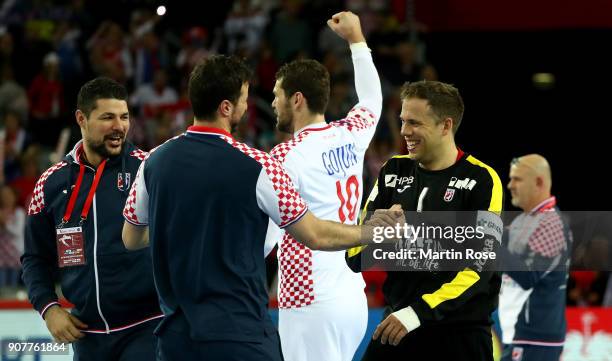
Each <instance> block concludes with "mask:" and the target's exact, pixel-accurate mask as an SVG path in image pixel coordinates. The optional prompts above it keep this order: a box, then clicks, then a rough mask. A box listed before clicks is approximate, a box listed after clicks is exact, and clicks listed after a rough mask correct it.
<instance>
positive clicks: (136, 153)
mask: <svg viewBox="0 0 612 361" xmlns="http://www.w3.org/2000/svg"><path fill="white" fill-rule="evenodd" d="M184 135H185V134H184V133H183V134H179V135H177V136H174V137H172V138H170V139H168V140H166V141H165V142H163V143H162V144H160V145H158V146H157V147H155V148H153V149H151V151H150V152H145V151H143V150H140V149H135V150H133V151H132V152H131V153H130V155H131V156H133V157H136V158H138V159H140V160H141V161H146V160H147V159H148V158H149V156H150V155H151V154H153V153H154V152H155V151H156V150H157V149H159V148H160V147H161V146H163V145H164V144H166V143H168V142H170V141H172V140H175V139H177V138H180V137H182V136H184ZM143 169H144V165H143V164H141V165H140V167H139V168H138V173H137V174H136V177H134V182H133V183H132V188H130V195H129V196H128V199H127V200H126V202H125V206H124V207H123V216H124V217H125V219H127V220H128V221H129V222H132V223H134V224H142V225H144V223H142V222H141V221H140V220H139V219H138V216H137V215H136V193H137V189H138V184H139V183H138V182H139V181H140V179H142V176H141V174H140V172H142V170H143Z"/></svg>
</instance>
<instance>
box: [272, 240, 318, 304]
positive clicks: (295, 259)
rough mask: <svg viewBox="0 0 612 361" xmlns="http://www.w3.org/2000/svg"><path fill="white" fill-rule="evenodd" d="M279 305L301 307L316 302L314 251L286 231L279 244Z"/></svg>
mask: <svg viewBox="0 0 612 361" xmlns="http://www.w3.org/2000/svg"><path fill="white" fill-rule="evenodd" d="M278 267H279V273H278V274H279V280H278V282H279V293H278V307H280V308H299V307H303V306H308V305H310V304H311V303H313V302H314V299H315V294H314V280H313V278H312V251H311V250H310V249H309V248H307V247H306V246H304V245H303V244H301V243H299V242H298V241H296V240H295V239H294V238H293V237H291V236H290V235H289V234H288V233H285V235H284V236H283V240H282V241H281V243H280V244H279V250H278Z"/></svg>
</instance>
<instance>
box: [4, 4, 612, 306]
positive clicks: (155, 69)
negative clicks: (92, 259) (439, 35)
mask: <svg viewBox="0 0 612 361" xmlns="http://www.w3.org/2000/svg"><path fill="white" fill-rule="evenodd" d="M331 3H332V4H333V5H330V2H326V1H310V2H306V1H300V0H279V1H262V0H238V1H234V2H233V4H232V7H231V9H229V11H228V14H227V15H226V17H225V18H224V19H220V20H219V21H217V22H218V24H219V25H216V26H203V25H199V24H188V23H185V24H183V26H175V25H173V26H168V24H164V16H163V11H158V8H157V7H155V6H149V5H147V6H144V5H143V6H142V7H141V8H138V7H136V8H131V9H130V11H129V14H128V16H122V17H118V18H121V19H125V21H121V20H112V19H110V18H101V17H100V14H98V13H97V12H96V11H92V9H90V8H88V6H87V3H86V2H85V1H84V0H65V1H50V0H31V1H17V0H5V2H4V3H3V5H0V127H1V128H2V129H3V130H2V132H0V144H1V146H0V160H1V161H2V164H1V166H2V169H3V172H2V173H1V174H0V297H2V296H4V297H15V292H16V290H17V291H18V290H20V289H21V281H20V279H19V277H20V275H19V273H20V271H19V269H20V262H19V256H20V254H21V253H22V251H23V237H24V224H25V219H26V210H27V207H28V203H29V198H30V196H31V194H32V191H33V189H34V185H35V183H36V181H37V179H38V177H39V176H40V174H41V172H42V171H44V170H45V169H46V168H47V167H49V166H50V165H51V164H52V163H54V162H56V161H59V159H61V157H62V156H63V154H65V153H66V152H67V151H69V149H67V148H70V147H72V145H73V144H74V143H75V142H76V141H77V140H78V139H79V138H80V136H81V134H80V131H79V128H78V126H77V125H76V123H75V118H74V111H75V104H76V95H77V93H78V90H79V88H80V86H81V85H82V84H83V83H84V82H85V81H87V80H90V79H92V78H93V77H96V76H107V77H110V78H113V79H115V80H117V81H119V82H121V83H123V84H125V85H126V87H127V88H128V91H129V94H130V97H129V105H130V118H131V130H130V135H129V138H130V139H131V141H132V142H133V143H135V144H136V145H137V146H139V147H141V148H142V149H144V150H150V149H151V148H153V147H155V146H157V145H159V144H160V143H162V142H164V141H165V140H167V139H169V138H171V137H173V136H175V135H177V134H180V133H182V132H184V131H185V129H186V128H187V127H188V126H189V125H190V124H191V122H192V113H191V110H190V105H189V101H188V97H187V80H188V75H189V73H190V71H191V69H192V68H193V66H194V65H195V64H196V63H197V62H198V61H200V60H201V59H202V58H205V57H207V56H210V55H212V54H218V53H223V54H236V55H238V56H240V57H243V58H245V59H246V60H247V61H248V63H249V64H250V65H251V67H252V69H253V71H254V77H253V79H252V82H251V89H250V97H249V109H248V112H247V114H246V116H245V119H244V120H243V122H242V123H241V124H240V126H239V128H238V130H237V133H236V134H235V136H236V138H237V139H239V140H241V141H243V142H246V143H248V144H249V145H251V146H254V147H256V148H259V149H262V150H264V151H269V150H270V149H271V148H272V147H273V146H274V145H276V144H278V143H279V142H281V141H283V140H285V139H286V137H287V135H284V134H281V133H279V132H278V131H276V130H275V123H276V120H275V115H274V112H273V110H272V107H271V102H272V99H273V94H272V89H273V87H274V82H275V73H276V71H277V69H278V68H279V66H280V65H282V64H284V63H285V62H288V61H291V60H294V59H298V58H315V59H317V60H319V61H321V62H322V63H323V64H324V65H325V66H326V67H327V69H328V70H329V72H330V75H331V97H330V102H329V106H328V110H327V113H326V119H327V120H328V121H332V120H337V119H341V118H343V117H344V116H345V115H346V113H347V112H348V111H349V110H350V108H351V107H352V106H353V105H354V104H355V103H356V102H357V97H356V94H355V92H354V85H353V69H352V63H351V58H350V50H349V48H348V46H347V44H346V42H345V41H344V40H342V39H340V38H339V37H338V36H337V35H336V34H334V33H333V32H332V31H331V30H330V29H329V28H328V27H327V26H326V20H327V19H328V18H329V17H330V16H331V15H332V14H333V13H334V12H336V11H338V10H341V9H348V10H352V11H354V12H355V13H357V14H359V15H360V18H361V22H362V26H363V28H364V30H365V35H366V38H367V41H368V45H369V47H370V48H371V49H372V52H373V57H374V61H375V63H376V66H377V68H378V70H379V73H380V76H381V80H382V84H383V93H384V106H383V115H382V118H381V123H380V124H379V126H378V129H377V132H376V136H375V138H374V140H373V142H372V143H371V145H370V147H369V150H368V153H367V155H366V164H365V169H364V177H365V180H364V189H365V190H366V191H369V189H371V187H372V185H373V183H374V180H375V178H376V176H377V174H378V170H379V169H380V167H381V166H382V164H383V163H384V162H385V161H386V160H387V159H388V158H389V157H390V156H391V155H393V154H397V153H403V152H404V151H405V144H404V142H403V140H402V139H401V138H400V134H399V127H400V122H399V113H400V109H401V101H400V99H399V88H400V86H401V85H402V84H403V83H404V82H405V81H416V80H422V79H427V80H437V79H438V74H437V71H436V64H430V63H429V62H428V61H427V56H426V55H427V49H428V47H431V46H435V44H429V43H428V40H427V39H428V37H427V29H426V27H425V26H423V25H421V24H418V23H416V22H414V21H411V20H410V11H409V9H407V8H406V7H405V6H402V5H403V3H404V2H401V1H393V0H370V1H368V0H346V1H332V2H331ZM171 10H172V9H171V8H170V9H168V11H171ZM117 11H122V9H121V8H120V7H119V8H118V9H117ZM124 15H125V14H124ZM113 18H114V17H113ZM440 80H442V81H448V80H445V79H440ZM68 131H69V133H68ZM61 134H63V137H68V139H69V141H67V142H66V141H64V142H61V141H60V139H61V138H62V137H61V136H60V135H61ZM66 144H67V147H66ZM498 171H499V170H498ZM500 174H502V172H500ZM271 269H273V268H271ZM364 277H366V278H367V281H368V288H367V290H368V295H369V298H370V305H371V306H380V305H382V302H383V301H382V293H381V291H380V286H381V285H382V282H383V280H384V277H385V275H384V274H383V273H378V272H369V273H364ZM607 278H608V275H607V273H606V272H590V271H584V272H580V273H573V277H572V281H571V282H570V286H569V291H568V302H569V303H570V304H576V305H601V304H602V303H603V299H604V293H605V289H606V283H607ZM611 298H612V297H611ZM611 302H612V300H611Z"/></svg>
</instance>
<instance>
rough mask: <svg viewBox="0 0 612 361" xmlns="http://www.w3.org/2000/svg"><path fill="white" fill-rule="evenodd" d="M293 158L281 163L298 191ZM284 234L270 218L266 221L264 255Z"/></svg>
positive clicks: (298, 184)
mask: <svg viewBox="0 0 612 361" xmlns="http://www.w3.org/2000/svg"><path fill="white" fill-rule="evenodd" d="M294 163H296V162H295V160H294V158H287V159H285V162H284V164H283V168H284V170H285V172H286V173H287V175H288V176H289V178H290V179H291V181H292V182H293V186H294V188H295V190H296V191H297V192H298V193H299V192H300V178H299V177H298V175H297V173H296V171H295V170H296V169H299V168H296V166H295V165H294ZM284 235H285V231H284V230H283V229H281V228H280V227H279V226H278V225H277V224H276V223H275V222H274V221H273V220H272V219H270V222H268V231H267V233H266V242H265V244H264V257H267V256H268V254H270V252H272V250H273V249H274V247H275V246H276V245H277V244H278V242H280V241H281V240H282V239H283V236H284Z"/></svg>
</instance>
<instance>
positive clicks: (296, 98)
mask: <svg viewBox="0 0 612 361" xmlns="http://www.w3.org/2000/svg"><path fill="white" fill-rule="evenodd" d="M291 98H292V99H291V105H293V107H294V108H299V107H301V106H302V104H304V103H305V102H306V98H305V97H304V94H302V93H301V92H296V93H294V94H293V95H292V96H291Z"/></svg>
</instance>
